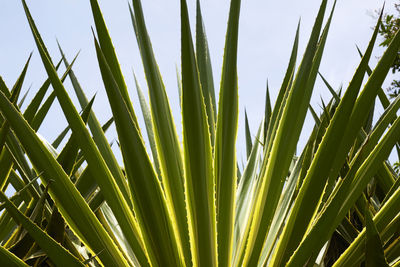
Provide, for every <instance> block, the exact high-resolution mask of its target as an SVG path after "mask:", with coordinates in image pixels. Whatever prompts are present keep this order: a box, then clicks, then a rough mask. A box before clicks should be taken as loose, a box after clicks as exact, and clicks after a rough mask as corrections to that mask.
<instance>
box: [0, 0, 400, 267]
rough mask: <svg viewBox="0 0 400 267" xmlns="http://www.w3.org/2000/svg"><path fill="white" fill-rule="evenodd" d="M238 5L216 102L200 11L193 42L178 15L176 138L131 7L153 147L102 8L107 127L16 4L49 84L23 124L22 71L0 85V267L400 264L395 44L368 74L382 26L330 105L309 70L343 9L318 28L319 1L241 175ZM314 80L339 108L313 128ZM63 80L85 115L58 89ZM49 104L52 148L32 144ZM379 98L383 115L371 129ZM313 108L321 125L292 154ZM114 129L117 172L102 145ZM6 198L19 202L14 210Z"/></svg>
mask: <svg viewBox="0 0 400 267" xmlns="http://www.w3.org/2000/svg"><path fill="white" fill-rule="evenodd" d="M240 2H241V1H240V0H232V1H231V6H230V13H229V20H228V28H227V34H226V43H225V54H224V59H223V66H222V77H221V82H220V88H219V98H218V104H217V101H216V99H217V98H216V95H215V88H214V78H213V73H212V67H211V60H210V54H209V49H208V41H207V38H206V34H205V28H204V24H203V21H202V16H201V11H200V2H199V1H197V19H196V30H195V32H196V38H195V39H196V40H195V43H194V41H193V39H192V35H191V29H190V24H189V16H188V8H187V3H186V1H185V0H181V1H180V3H181V60H182V62H181V69H182V73H178V78H179V82H178V85H179V92H180V103H181V111H182V125H183V134H182V140H180V139H179V137H178V134H177V130H176V128H175V122H174V119H173V117H172V112H171V107H170V105H169V101H168V97H167V94H166V90H165V86H164V84H163V80H162V77H161V74H160V71H159V69H158V66H157V62H156V58H155V55H154V52H153V50H152V46H151V41H150V37H149V35H148V32H147V28H146V24H145V21H144V15H143V10H142V5H141V2H140V0H133V1H132V5H130V14H131V18H132V25H133V29H134V33H135V34H136V38H137V42H138V45H139V49H140V56H141V58H142V61H143V66H144V70H145V76H146V80H147V87H148V93H149V99H150V103H147V102H146V99H145V96H144V93H143V91H142V89H141V88H140V86H139V84H138V82H137V81H136V89H137V94H138V99H139V101H140V106H141V109H142V114H143V118H144V121H145V126H146V133H147V136H148V140H149V146H148V147H146V146H145V144H144V141H143V140H144V139H143V134H144V132H142V131H141V129H140V128H139V126H138V119H137V117H136V113H135V110H134V108H133V105H132V101H131V100H130V96H129V93H128V86H127V84H126V83H125V80H124V76H123V74H122V72H121V69H120V66H119V63H118V59H117V56H116V53H115V51H114V47H113V44H112V42H111V38H110V36H109V34H108V31H107V27H106V24H105V22H104V19H103V16H102V13H101V10H100V7H99V5H98V2H97V0H90V4H91V7H92V13H93V17H94V22H95V26H96V31H95V32H94V33H93V39H94V47H95V50H96V54H97V59H98V65H99V68H100V71H101V76H102V79H103V83H104V88H105V90H106V92H107V96H108V100H109V104H110V107H111V110H112V113H113V117H112V118H111V119H110V120H109V121H107V122H106V123H105V124H104V125H103V126H102V125H101V124H100V123H99V121H98V120H97V118H96V116H95V114H94V112H93V111H92V109H91V107H92V104H93V101H94V99H92V100H91V101H90V102H89V101H88V100H87V98H86V96H85V94H84V90H83V89H82V88H81V86H80V84H79V82H78V79H77V78H76V76H75V74H74V72H73V71H72V65H73V63H74V62H72V63H71V64H69V62H68V61H67V59H66V57H65V55H64V53H63V52H62V49H61V47H60V54H61V56H62V59H61V61H60V62H58V64H54V63H53V62H52V60H51V57H50V55H49V53H48V51H47V49H46V46H45V44H44V42H43V40H42V39H41V37H40V34H39V31H38V29H37V28H36V26H35V23H34V21H33V18H32V16H31V14H30V12H29V9H28V6H27V4H26V2H25V0H22V4H23V7H24V9H25V13H26V17H27V19H28V23H29V25H30V28H31V30H32V34H33V37H34V39H35V42H36V45H37V48H38V51H39V54H40V57H41V59H42V62H43V65H44V67H45V69H46V72H47V74H48V79H47V80H46V81H45V82H44V83H43V85H42V86H41V87H40V88H39V90H38V91H37V93H36V95H35V96H34V97H33V99H32V100H31V102H30V103H29V104H28V107H27V108H26V109H24V111H23V112H22V111H21V108H20V107H21V106H22V103H23V101H24V99H25V96H24V97H22V99H21V100H20V101H19V102H18V99H19V95H20V92H21V89H22V87H23V82H24V78H25V74H26V72H27V69H28V65H29V60H30V58H29V59H28V61H27V63H26V65H25V67H24V69H23V71H22V73H21V75H20V77H19V78H18V80H17V82H16V83H15V85H14V86H13V87H12V88H11V90H9V88H8V87H7V86H6V84H5V83H4V82H3V80H2V79H0V89H1V93H0V112H1V118H0V119H1V128H0V148H1V154H0V187H1V192H0V208H1V210H2V214H1V216H0V240H1V246H0V263H1V264H2V266H3V265H4V266H27V265H31V266H85V265H89V266H332V265H333V266H358V265H360V264H363V263H365V264H366V266H399V264H400V261H399V255H400V244H399V242H400V239H399V233H400V187H399V185H400V179H399V178H398V176H397V174H396V172H395V171H393V169H392V166H391V165H390V163H389V162H388V161H387V158H388V156H389V154H390V153H391V151H392V149H393V148H394V147H397V148H399V139H400V119H399V117H398V116H397V114H396V112H397V110H398V109H399V107H400V99H399V98H397V99H394V101H393V102H391V103H390V102H389V100H388V99H387V98H386V96H385V94H384V93H383V91H382V89H381V85H382V83H383V82H384V80H385V77H386V74H387V73H388V71H389V69H390V66H391V64H392V62H393V60H394V59H395V57H396V55H397V51H398V50H399V47H400V35H399V34H397V35H396V36H395V37H394V38H393V40H392V42H391V44H390V45H389V46H388V49H387V50H386V51H385V53H384V55H383V56H382V57H381V59H380V61H379V63H378V64H377V66H376V67H375V69H374V70H371V69H370V68H369V66H368V61H369V59H370V57H371V55H372V50H373V46H374V43H375V40H376V37H377V30H378V29H379V24H380V20H379V21H378V24H377V26H376V29H375V31H374V33H373V36H372V37H371V41H370V43H369V45H368V47H367V49H366V50H365V52H364V53H363V55H362V59H361V62H360V64H359V66H358V68H357V70H356V71H355V73H354V76H353V78H352V80H351V82H350V83H349V85H348V87H347V88H344V89H343V90H342V89H341V90H339V91H335V90H334V89H333V88H332V87H331V86H330V85H329V83H328V81H327V80H326V79H325V78H324V77H323V76H322V75H321V74H319V72H318V69H319V66H320V63H321V58H322V55H323V51H324V46H325V43H326V40H327V36H328V32H329V27H330V24H331V20H332V16H333V11H334V9H335V4H336V3H334V4H333V7H332V11H331V12H330V14H329V16H328V18H327V20H326V22H325V24H324V23H323V22H324V16H325V13H326V9H327V5H328V1H326V0H323V1H322V3H321V6H320V9H319V12H318V15H317V18H316V20H315V24H314V27H313V29H312V32H311V36H310V38H309V41H308V45H307V47H306V49H305V52H304V55H303V57H302V59H301V61H300V64H299V65H298V67H297V68H296V61H297V54H298V51H297V50H298V43H299V29H297V32H296V37H295V41H294V44H293V50H292V53H291V56H290V59H289V64H288V67H287V71H286V74H285V77H284V79H283V82H282V86H281V88H280V91H279V94H278V97H277V99H276V101H275V104H274V105H272V104H271V100H270V97H269V89H268V88H267V94H266V105H265V117H264V120H263V121H262V122H261V123H260V126H259V129H258V132H257V134H256V135H255V138H252V135H251V133H250V130H249V127H248V121H247V117H246V128H245V132H246V145H247V163H246V164H245V166H244V167H243V168H241V167H238V164H237V160H236V150H235V143H236V135H237V128H238V127H237V126H238V81H237V76H238V73H237V64H236V62H237V50H238V49H237V48H238V27H239V13H240V4H241V3H240ZM360 53H361V52H360ZM62 63H64V65H65V67H66V71H65V73H64V74H63V76H62V77H61V78H60V77H59V75H58V74H57V70H58V69H59V67H60V65H61V64H62ZM318 75H320V77H321V78H322V80H323V81H324V82H325V84H326V86H327V88H328V89H329V91H330V92H331V94H332V97H331V100H330V101H329V102H328V103H327V104H325V103H322V107H323V109H322V114H320V115H318V114H317V112H316V111H315V110H314V109H313V108H312V107H311V106H310V104H309V103H310V98H311V95H312V92H313V88H314V84H315V81H316V79H317V78H318ZM68 76H69V78H70V79H71V82H72V85H73V88H74V90H75V93H76V95H77V97H78V99H79V103H80V107H76V106H74V104H73V103H72V101H71V99H70V96H69V95H68V94H67V91H66V89H65V87H64V85H63V82H64V80H65V79H66V78H67V77H68ZM366 76H367V82H366V83H363V81H364V79H365V77H366ZM50 88H51V89H52V91H51V92H50V93H47V92H48V91H49V90H51V89H50ZM342 94H343V95H342ZM56 99H57V100H58V102H59V104H60V106H61V108H62V110H63V113H64V115H65V117H66V119H67V121H68V126H67V128H66V129H65V131H63V132H62V133H61V134H60V136H59V137H58V138H57V139H56V140H55V141H54V142H53V143H49V142H47V141H46V140H44V139H43V138H41V137H40V135H39V134H37V132H36V131H37V130H38V129H39V127H40V125H41V124H42V122H43V120H44V119H45V117H46V114H47V113H48V110H49V108H50V107H51V105H52V103H53V102H54V101H55V100H56ZM378 99H379V102H380V103H381V104H382V106H383V107H384V109H385V111H384V113H383V114H382V115H380V117H379V119H378V120H377V121H376V123H374V121H375V120H374V117H376V114H375V113H374V107H375V102H377V101H378ZM78 110H82V112H81V113H79V112H78ZM309 110H310V111H311V114H312V115H313V117H314V120H315V126H314V129H313V131H312V132H311V134H310V136H309V139H308V142H307V144H306V146H305V147H304V149H303V151H301V152H300V153H299V154H296V147H297V143H298V141H299V137H300V134H301V131H302V128H303V124H304V121H305V117H306V114H307V112H308V111H309ZM112 123H115V127H116V130H117V134H118V145H119V146H118V148H119V149H120V150H121V153H122V158H123V161H122V162H118V161H117V160H116V158H115V155H114V153H113V150H112V149H111V145H110V144H109V141H108V140H107V139H106V138H105V135H104V133H105V131H107V129H108V128H109V127H110V126H111V125H112ZM69 130H71V131H72V134H71V136H70V137H69V139H68V140H66V142H64V143H65V145H64V147H63V148H59V146H60V144H61V143H63V142H62V141H63V140H64V139H65V138H66V136H67V133H68V131H69ZM148 148H150V151H148ZM57 149H59V151H60V152H59V153H58V152H57ZM150 152H151V153H150ZM121 165H122V166H121ZM8 187H12V188H14V189H15V191H16V193H15V194H14V195H13V196H11V197H8V196H6V194H5V190H6V189H7V188H8Z"/></svg>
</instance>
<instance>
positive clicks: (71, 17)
mask: <svg viewBox="0 0 400 267" xmlns="http://www.w3.org/2000/svg"><path fill="white" fill-rule="evenodd" d="M27 2H28V6H29V8H30V10H31V13H32V16H33V17H34V20H35V22H36V24H37V27H38V29H39V31H40V33H41V36H42V37H43V39H44V42H45V44H46V45H47V47H48V50H49V52H50V54H51V56H52V59H53V61H58V60H59V59H60V54H59V52H58V49H57V43H56V38H57V39H58V40H59V42H60V44H61V46H62V47H63V49H64V51H65V53H66V55H67V58H69V59H70V60H71V59H72V58H73V57H74V56H75V54H76V53H77V52H78V51H80V55H79V57H78V59H77V62H76V63H75V65H74V71H75V74H76V75H77V77H78V79H79V81H80V83H81V85H82V87H83V88H84V90H85V92H86V94H87V97H88V98H91V97H92V96H93V95H94V94H95V93H97V95H96V100H95V104H94V107H93V108H94V111H95V112H96V114H97V116H98V117H99V119H100V121H101V122H103V123H104V122H105V121H106V120H107V119H108V118H110V117H111V111H110V109H109V108H108V103H107V99H106V93H105V90H104V87H103V85H102V80H101V76H100V72H99V68H98V64H97V60H96V54H95V48H94V45H93V37H92V34H91V27H94V22H93V18H92V14H91V10H90V3H89V0H86V1H82V0H57V1H54V0H35V1H29V0H28V1H27ZM99 2H100V7H101V9H102V11H103V15H104V18H105V21H106V23H107V26H108V29H109V32H110V35H111V37H112V40H113V43H114V46H115V49H116V52H117V56H118V58H119V61H120V64H121V68H122V71H123V73H124V75H125V79H126V83H127V85H128V90H129V93H130V95H131V99H132V100H133V102H134V107H135V110H136V113H137V116H138V117H139V118H140V124H141V129H142V130H144V129H145V127H144V124H143V122H142V120H141V113H140V107H139V104H138V101H137V95H136V91H135V87H134V80H133V75H132V70H135V72H136V74H137V76H138V78H139V83H140V84H141V86H142V88H143V89H144V90H145V91H147V85H146V81H145V78H144V74H143V67H142V64H141V59H140V55H139V50H138V47H137V44H136V39H135V36H134V32H133V28H132V24H131V21H130V15H129V10H128V2H127V0H112V1H111V0H108V1H106V0H104V1H99ZM142 2H143V3H142V4H143V9H144V13H145V19H146V22H147V27H148V31H149V35H150V38H151V40H152V44H153V49H154V52H155V56H156V59H157V62H158V65H159V67H160V71H161V74H162V76H163V79H164V83H165V85H166V90H167V94H168V96H169V99H170V104H171V107H172V112H173V116H174V118H175V125H176V126H177V128H178V133H179V134H180V133H181V129H182V127H181V122H180V111H179V108H178V106H179V101H178V90H177V79H176V66H178V68H179V66H180V22H179V17H180V15H179V1H178V0H173V1H172V0H145V1H142ZM320 2H321V0H307V1H295V0H286V1H267V0H264V1H261V0H249V1H242V4H241V15H240V26H239V27H240V28H239V47H238V79H239V101H240V102H239V109H240V117H239V121H240V122H239V133H238V141H237V149H238V158H239V160H240V159H242V158H243V157H244V155H245V141H244V123H243V121H244V110H245V109H246V110H247V114H248V117H249V122H250V129H251V131H252V133H255V132H256V130H257V128H258V125H259V123H260V121H261V120H262V118H263V113H264V99H265V88H266V81H267V79H268V82H269V87H270V90H271V91H270V93H271V98H272V100H273V101H274V99H275V98H276V96H277V94H278V89H279V87H280V84H281V82H282V79H283V76H284V74H285V70H286V67H287V64H288V60H289V56H290V52H291V47H292V44H293V40H294V36H295V31H296V27H297V24H298V21H299V19H300V18H301V29H300V47H299V57H301V56H302V55H303V52H304V48H305V45H306V43H307V40H308V38H309V34H310V31H311V27H312V24H313V22H314V20H315V17H316V14H317V11H318V8H319V5H320ZM383 2H384V1H383V0H351V1H349V0H347V1H344V0H339V1H338V3H337V7H336V10H335V13H334V17H333V21H332V25H331V29H330V33H329V36H328V41H327V44H326V49H325V52H324V56H323V59H322V63H321V67H320V72H321V73H322V74H323V75H324V76H325V77H326V78H327V80H328V81H329V82H330V83H331V84H332V85H333V87H334V88H335V89H338V88H339V87H340V85H341V84H343V85H344V87H346V86H347V85H348V83H349V81H350V79H351V77H352V75H353V73H354V71H355V69H356V67H357V65H358V63H359V61H360V58H359V55H358V53H357V50H356V48H355V45H358V46H359V47H360V48H361V49H362V50H365V49H366V47H367V44H368V41H369V39H370V37H371V35H372V28H373V27H374V25H375V23H376V19H377V18H376V17H377V15H376V11H377V10H378V9H380V8H381V7H382V5H383ZM395 2H396V1H394V0H387V1H386V11H387V12H389V13H391V12H394V10H393V5H394V3H395ZM328 3H329V4H328V8H329V10H330V8H331V6H332V4H333V1H328ZM188 4H189V12H190V14H191V23H192V30H193V29H194V22H195V1H194V0H188ZM201 6H202V12H203V18H204V21H205V27H206V32H207V36H208V41H209V47H210V53H211V58H212V64H213V70H214V81H215V86H216V89H218V88H219V83H220V75H221V66H222V58H223V50H224V41H225V32H226V26H227V19H228V11H229V0H202V1H201ZM329 10H328V12H329ZM0 21H1V23H0V36H1V37H2V38H1V40H2V41H1V44H0V48H1V49H0V75H1V76H2V77H3V79H4V80H5V82H6V84H7V85H8V87H10V88H11V87H12V85H13V83H14V82H15V80H16V79H17V77H18V75H19V73H20V72H21V70H22V68H23V65H24V63H25V61H26V59H27V57H28V55H29V53H30V52H31V51H33V58H32V61H31V64H30V68H29V70H28V74H27V77H26V82H25V85H24V87H23V90H24V91H26V90H27V89H28V88H29V87H30V86H31V90H30V92H29V97H28V100H29V99H30V98H31V97H33V95H34V94H35V93H36V91H37V90H38V88H39V87H40V85H41V84H42V83H43V81H44V80H45V79H46V73H45V70H44V68H43V65H42V63H41V60H40V57H39V54H38V52H37V49H36V46H35V44H34V40H33V37H32V34H31V33H30V30H29V27H28V23H27V20H26V18H25V15H24V12H23V8H22V4H21V2H20V1H12V0H3V1H0ZM382 51H383V50H382V48H379V47H378V46H377V48H376V50H375V51H374V56H373V58H372V60H371V65H372V66H374V65H375V64H376V62H377V60H378V59H379V56H380V55H381V54H382ZM300 59H301V58H299V59H298V62H299V61H300ZM65 84H66V88H67V90H68V91H69V92H71V95H73V93H72V92H73V90H72V87H71V85H70V83H69V81H67V82H66V83H65ZM387 84H388V83H387ZM321 97H322V98H323V99H324V100H328V99H329V97H330V94H329V91H328V90H327V89H326V87H325V86H324V85H323V84H322V82H321V81H320V80H317V83H316V86H315V89H314V94H313V97H312V100H311V105H312V106H313V107H315V109H316V110H317V111H320V103H321V102H320V98H321ZM73 101H74V102H75V103H78V102H77V100H76V98H75V97H73ZM65 126H66V121H65V119H64V117H63V115H62V111H61V109H60V107H59V106H58V103H57V104H56V105H53V107H52V109H51V112H50V114H49V115H48V118H47V119H46V121H45V124H44V125H43V126H42V127H41V128H40V130H39V133H40V134H41V135H43V136H44V137H45V138H46V139H48V140H50V141H53V140H54V138H55V137H56V136H57V135H58V134H59V133H60V132H61V130H63V129H64V127H65ZM312 127H313V121H312V119H311V117H310V116H308V117H307V121H306V123H305V126H304V129H303V134H302V137H301V138H300V142H299V148H301V147H302V146H303V145H304V143H305V141H306V138H305V136H307V133H309V132H310V131H311V129H312ZM107 136H108V138H109V139H110V140H112V139H114V138H116V133H115V131H110V132H109V133H107Z"/></svg>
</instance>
